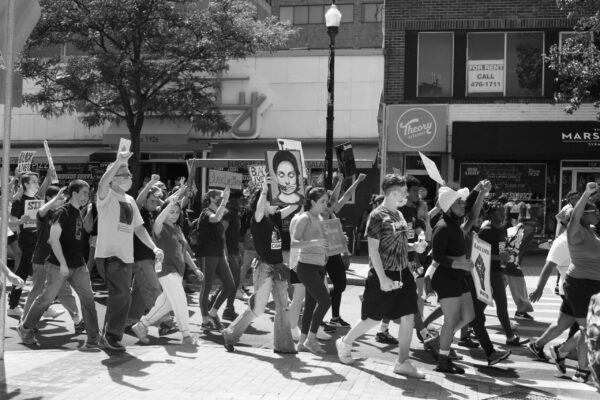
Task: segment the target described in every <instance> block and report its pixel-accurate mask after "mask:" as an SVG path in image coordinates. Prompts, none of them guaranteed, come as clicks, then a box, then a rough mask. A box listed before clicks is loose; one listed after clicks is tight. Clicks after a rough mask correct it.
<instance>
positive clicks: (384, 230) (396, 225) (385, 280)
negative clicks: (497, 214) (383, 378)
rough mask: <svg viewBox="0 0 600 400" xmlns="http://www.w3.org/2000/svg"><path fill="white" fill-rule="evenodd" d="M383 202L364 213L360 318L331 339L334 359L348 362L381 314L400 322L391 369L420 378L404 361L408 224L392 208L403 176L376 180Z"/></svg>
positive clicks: (410, 313)
mask: <svg viewBox="0 0 600 400" xmlns="http://www.w3.org/2000/svg"><path fill="white" fill-rule="evenodd" d="M381 189H382V190H383V192H384V196H385V197H384V199H383V203H382V204H381V205H380V206H379V207H377V208H375V209H374V210H373V211H372V212H371V214H370V215H369V222H368V223H367V237H368V245H369V264H370V267H371V269H370V270H369V274H368V276H367V279H366V282H365V291H364V294H363V301H362V306H361V307H362V308H361V319H360V321H359V322H358V323H356V324H355V325H354V327H353V328H352V329H350V331H349V332H348V333H347V334H346V336H344V337H342V338H339V339H338V340H337V341H336V343H335V344H336V348H337V352H338V358H339V360H340V362H342V363H344V364H351V363H352V362H353V361H354V359H353V358H352V355H351V350H352V343H354V341H356V340H357V339H358V338H359V337H360V336H362V335H364V334H365V333H367V331H369V330H370V329H372V328H374V327H375V326H377V324H378V323H379V321H381V320H382V319H383V318H389V319H390V320H395V321H396V322H399V323H400V328H399V330H398V342H399V349H398V350H399V351H398V360H397V362H396V364H395V365H394V372H395V373H397V374H402V375H406V376H409V377H413V378H418V379H423V378H425V374H424V373H423V372H421V371H420V370H418V369H417V368H415V367H414V366H413V365H412V364H411V362H410V359H409V350H410V342H411V340H412V333H413V328H414V316H415V314H416V313H417V312H418V306H417V289H416V285H415V280H414V277H413V275H412V273H411V272H410V270H409V268H408V258H407V255H408V251H409V249H410V248H411V247H412V245H410V244H409V243H408V238H407V231H408V226H407V224H406V221H405V220H404V218H403V217H402V214H401V213H400V212H399V211H398V207H401V206H403V205H404V204H406V201H407V196H408V193H407V190H406V179H405V178H404V177H400V176H398V175H394V174H388V175H386V176H385V177H384V179H383V182H382V184H381Z"/></svg>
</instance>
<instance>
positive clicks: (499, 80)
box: [467, 60, 504, 93]
mask: <svg viewBox="0 0 600 400" xmlns="http://www.w3.org/2000/svg"><path fill="white" fill-rule="evenodd" d="M467 79H468V92H469V93H504V60H468V61H467Z"/></svg>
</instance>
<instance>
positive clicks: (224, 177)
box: [208, 169, 243, 190]
mask: <svg viewBox="0 0 600 400" xmlns="http://www.w3.org/2000/svg"><path fill="white" fill-rule="evenodd" d="M242 181H243V176H242V174H237V173H235V172H229V171H217V170H214V169H211V170H210V171H208V187H215V188H225V187H229V188H230V189H238V190H242Z"/></svg>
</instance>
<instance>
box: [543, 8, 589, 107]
mask: <svg viewBox="0 0 600 400" xmlns="http://www.w3.org/2000/svg"><path fill="white" fill-rule="evenodd" d="M557 5H558V7H559V8H560V9H562V10H564V11H565V13H567V16H568V17H569V18H572V19H573V20H574V21H576V22H575V26H574V32H573V35H570V37H568V38H567V39H566V40H564V41H563V43H562V46H559V45H558V44H555V45H553V46H552V47H551V48H550V51H549V52H548V54H547V55H546V62H547V63H548V66H549V68H550V69H551V70H552V71H554V72H555V74H556V78H555V82H556V89H555V93H554V99H555V100H556V101H557V102H559V103H567V105H566V107H565V111H566V112H567V113H569V114H571V113H573V112H575V111H576V110H577V109H579V107H580V106H581V104H582V103H584V102H593V103H594V106H595V107H596V108H598V107H600V85H599V84H600V51H599V49H598V43H600V42H599V40H600V0H557ZM598 118H599V119H600V113H599V114H598Z"/></svg>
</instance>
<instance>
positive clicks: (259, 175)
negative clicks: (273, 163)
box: [248, 164, 267, 187]
mask: <svg viewBox="0 0 600 400" xmlns="http://www.w3.org/2000/svg"><path fill="white" fill-rule="evenodd" d="M248 173H249V174H250V182H252V184H253V185H254V186H257V187H260V186H261V185H262V184H263V182H264V181H265V178H266V177H267V167H266V166H265V165H262V164H255V165H249V166H248Z"/></svg>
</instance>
